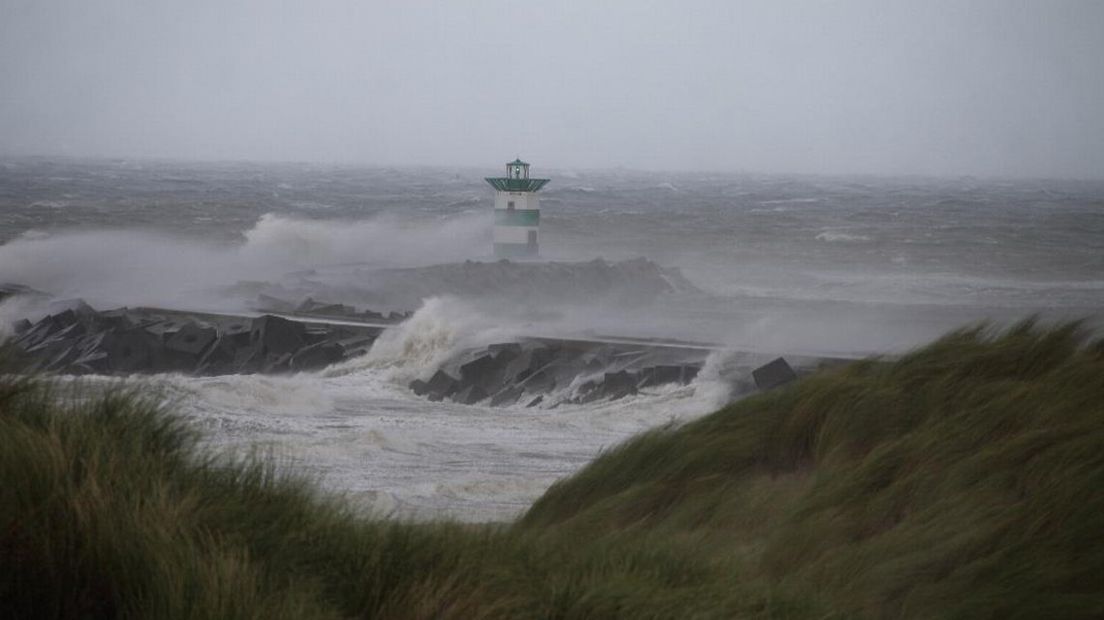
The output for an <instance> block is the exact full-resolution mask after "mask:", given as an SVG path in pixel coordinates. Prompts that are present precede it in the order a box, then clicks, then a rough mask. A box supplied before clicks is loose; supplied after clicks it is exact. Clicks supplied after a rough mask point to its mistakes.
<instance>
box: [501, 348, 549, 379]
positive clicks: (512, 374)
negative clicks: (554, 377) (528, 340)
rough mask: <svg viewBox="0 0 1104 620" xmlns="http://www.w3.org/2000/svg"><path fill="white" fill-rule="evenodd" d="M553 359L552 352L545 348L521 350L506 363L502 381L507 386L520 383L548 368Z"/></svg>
mask: <svg viewBox="0 0 1104 620" xmlns="http://www.w3.org/2000/svg"><path fill="white" fill-rule="evenodd" d="M553 359H554V356H553V351H552V350H551V349H549V348H547V347H538V348H531V349H523V350H522V351H521V352H520V353H518V354H517V355H515V356H514V357H513V358H512V359H511V360H510V361H509V362H507V364H506V367H505V368H504V369H503V372H502V378H503V381H504V382H505V383H508V384H509V383H520V382H522V381H524V380H525V379H527V378H528V377H529V376H530V375H532V374H533V373H535V372H537V371H538V370H541V369H543V368H544V367H546V366H548V364H550V363H551V362H552V360H553Z"/></svg>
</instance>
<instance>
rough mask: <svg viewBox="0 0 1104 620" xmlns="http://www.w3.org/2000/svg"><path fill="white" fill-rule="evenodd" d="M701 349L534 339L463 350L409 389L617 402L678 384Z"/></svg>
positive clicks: (449, 395) (526, 401)
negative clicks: (668, 385) (641, 391)
mask: <svg viewBox="0 0 1104 620" xmlns="http://www.w3.org/2000/svg"><path fill="white" fill-rule="evenodd" d="M705 355H706V352H703V351H701V350H690V349H678V348H666V349H649V348H641V347H639V346H633V345H611V344H602V343H593V342H587V341H579V340H552V339H540V340H537V339H534V340H523V341H521V342H510V343H499V344H493V345H490V346H488V347H486V348H484V349H478V350H473V351H467V352H465V353H464V354H462V355H460V356H458V357H457V358H456V359H453V360H451V361H449V362H447V363H446V364H445V365H444V367H443V368H441V369H439V370H437V371H436V373H435V374H434V375H433V376H432V377H430V378H429V379H428V380H423V379H417V380H414V381H413V382H411V383H410V389H411V390H412V391H413V392H414V393H415V394H418V395H420V396H424V397H426V398H429V399H430V400H445V399H448V400H452V401H453V402H457V403H462V404H465V405H472V404H477V403H479V404H487V405H490V406H493V407H503V406H510V405H518V406H529V407H534V406H537V405H539V404H542V403H546V402H549V398H550V395H551V394H553V393H555V394H556V395H557V400H556V402H558V403H563V402H570V403H577V404H581V403H589V402H595V401H600V400H607V401H608V400H617V399H621V398H624V397H626V396H632V395H634V394H637V393H639V391H640V390H641V389H646V388H651V387H656V386H659V385H662V384H668V383H675V384H680V385H686V384H688V383H690V382H691V381H693V379H694V378H695V377H696V376H697V374H698V372H699V371H700V370H701V367H702V364H703V363H704V359H705Z"/></svg>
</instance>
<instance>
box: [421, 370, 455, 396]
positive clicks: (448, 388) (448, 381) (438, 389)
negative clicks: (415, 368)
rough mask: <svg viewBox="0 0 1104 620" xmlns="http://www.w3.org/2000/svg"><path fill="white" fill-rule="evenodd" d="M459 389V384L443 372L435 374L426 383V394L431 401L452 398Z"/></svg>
mask: <svg viewBox="0 0 1104 620" xmlns="http://www.w3.org/2000/svg"><path fill="white" fill-rule="evenodd" d="M459 388H460V383H459V382H458V381H457V380H456V379H453V378H452V377H451V376H449V374H448V373H446V372H445V371H443V370H438V371H437V372H435V373H434V374H433V376H432V377H430V378H429V381H427V382H426V389H427V392H426V393H427V394H429V396H430V399H432V400H441V399H443V398H447V397H449V396H452V395H453V394H455V393H456V391H457V390H458V389H459ZM434 397H436V398H434Z"/></svg>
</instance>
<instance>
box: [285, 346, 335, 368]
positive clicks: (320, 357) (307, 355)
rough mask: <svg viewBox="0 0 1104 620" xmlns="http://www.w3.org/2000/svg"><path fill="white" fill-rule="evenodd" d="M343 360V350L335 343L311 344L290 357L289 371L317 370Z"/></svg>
mask: <svg viewBox="0 0 1104 620" xmlns="http://www.w3.org/2000/svg"><path fill="white" fill-rule="evenodd" d="M343 359H345V349H344V348H342V346H341V345H340V344H338V343H336V342H319V343H318V344H313V345H311V346H309V347H306V348H305V349H302V350H300V351H299V352H298V353H296V354H295V355H293V356H292V357H291V369H292V370H295V371H304V370H318V369H319V368H325V367H326V366H329V365H330V364H334V363H336V362H340V361H341V360H343Z"/></svg>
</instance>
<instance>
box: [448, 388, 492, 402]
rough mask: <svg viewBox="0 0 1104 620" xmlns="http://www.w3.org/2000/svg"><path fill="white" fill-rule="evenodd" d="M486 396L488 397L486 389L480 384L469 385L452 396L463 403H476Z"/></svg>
mask: <svg viewBox="0 0 1104 620" xmlns="http://www.w3.org/2000/svg"><path fill="white" fill-rule="evenodd" d="M485 398H487V392H486V390H484V389H483V388H481V387H479V386H478V385H469V386H468V387H466V388H464V389H462V390H460V391H459V392H457V393H456V394H453V396H452V400H453V402H457V403H460V404H462V405H474V404H475V403H478V402H479V401H481V400H483V399H485Z"/></svg>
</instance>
